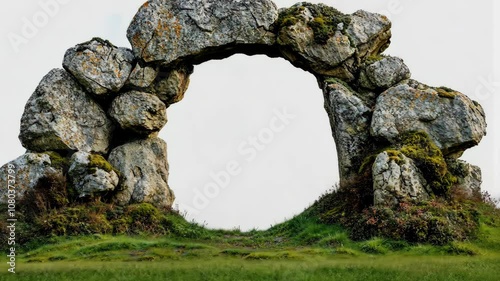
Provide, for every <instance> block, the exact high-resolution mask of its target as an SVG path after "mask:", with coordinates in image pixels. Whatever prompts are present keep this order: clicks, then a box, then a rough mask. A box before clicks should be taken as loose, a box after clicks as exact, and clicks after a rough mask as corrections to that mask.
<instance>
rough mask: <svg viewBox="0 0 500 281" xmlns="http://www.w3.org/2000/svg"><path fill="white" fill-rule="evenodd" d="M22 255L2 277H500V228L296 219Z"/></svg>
mask: <svg viewBox="0 0 500 281" xmlns="http://www.w3.org/2000/svg"><path fill="white" fill-rule="evenodd" d="M319 237H321V238H319ZM21 252H22V253H20V256H19V257H18V260H17V267H16V274H15V275H14V274H10V273H7V267H4V270H2V271H3V272H2V273H0V280H6V281H7V280H34V281H35V280H36V281H49V280H50V281H53V280H75V281H78V280H82V281H83V280H85V281H92V280H134V281H138V280H140V281H148V280H155V281H156V280H259V281H265V280H311V281H315V280H343V281H345V280H364V281H370V280H377V281H380V280H403V281H404V280H419V281H424V280H481V281H488V280H492V281H493V280H500V228H497V227H492V226H487V225H483V226H482V230H481V237H480V238H479V239H478V240H477V241H474V242H471V243H466V242H460V243H459V242H454V243H451V244H448V245H444V246H433V245H417V244H413V245H411V244H408V243H405V242H401V241H390V240H384V239H379V238H374V239H371V240H369V241H364V242H354V241H351V240H350V239H349V238H348V235H347V234H346V232H345V231H344V230H342V229H341V228H339V227H336V226H327V225H322V224H317V223H315V222H313V221H311V220H306V219H303V218H301V217H297V218H295V219H292V220H291V221H289V222H287V223H285V224H284V225H281V226H278V227H275V228H272V229H270V230H268V231H264V232H258V231H253V232H248V233H241V232H239V231H209V230H205V234H204V235H201V238H199V239H192V238H179V237H169V236H156V237H152V236H134V237H131V236H112V235H91V236H78V237H56V238H51V239H48V240H44V241H43V243H41V242H33V243H30V244H28V245H26V246H25V247H24V248H23V249H21Z"/></svg>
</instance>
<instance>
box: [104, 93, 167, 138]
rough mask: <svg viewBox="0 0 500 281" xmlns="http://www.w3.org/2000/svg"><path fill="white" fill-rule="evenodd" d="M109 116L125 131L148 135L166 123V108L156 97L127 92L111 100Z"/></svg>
mask: <svg viewBox="0 0 500 281" xmlns="http://www.w3.org/2000/svg"><path fill="white" fill-rule="evenodd" d="M109 115H110V116H111V117H112V118H113V119H114V120H115V121H116V122H117V123H118V124H119V125H120V127H121V128H122V129H124V130H127V131H133V132H135V133H138V134H150V133H153V132H158V131H160V130H161V129H162V128H163V126H165V124H166V123H167V107H166V106H165V104H164V103H163V102H162V101H161V100H160V99H159V98H158V97H156V96H154V95H151V94H148V93H142V92H137V91H131V92H127V93H125V94H122V95H120V96H119V97H117V98H116V99H114V100H113V102H112V104H111V108H110V111H109Z"/></svg>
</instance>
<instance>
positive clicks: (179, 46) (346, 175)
mask: <svg viewBox="0 0 500 281" xmlns="http://www.w3.org/2000/svg"><path fill="white" fill-rule="evenodd" d="M127 37H128V39H129V41H130V42H131V44H132V48H133V50H128V49H125V48H118V47H115V46H113V45H112V44H111V43H109V42H107V41H104V40H102V39H97V38H95V39H93V40H91V41H89V42H87V43H83V44H80V45H77V46H76V47H74V48H71V49H70V50H68V51H67V53H66V56H65V58H64V63H63V65H64V67H65V68H66V69H67V70H68V71H69V72H71V74H72V75H71V74H70V73H67V72H65V71H63V70H53V71H51V72H50V73H49V74H48V75H47V76H46V77H44V79H43V80H42V82H41V83H40V85H39V86H38V88H37V90H36V91H35V93H34V94H33V95H32V97H31V98H30V100H29V101H28V103H27V105H26V108H25V112H24V114H23V118H22V120H21V133H20V140H21V142H22V143H23V145H24V146H25V147H26V148H27V149H28V150H30V151H35V152H43V151H49V150H50V151H59V152H61V150H70V151H69V153H73V152H74V151H78V153H77V154H75V156H74V157H73V165H72V166H71V167H70V168H71V169H70V176H71V178H72V181H73V183H74V185H75V186H78V187H79V191H80V194H81V196H87V195H89V194H93V193H100V192H103V191H111V190H113V193H114V194H113V196H114V197H113V198H114V199H113V200H114V201H115V202H116V203H118V204H120V205H126V204H131V203H139V202H149V203H152V204H154V205H155V206H157V207H161V208H169V207H171V206H172V203H173V200H174V195H173V193H172V191H171V190H170V188H169V186H168V184H167V179H168V164H167V160H166V157H167V153H166V144H165V142H163V141H162V140H160V139H158V138H156V137H157V135H158V131H159V130H160V129H161V128H162V127H163V126H164V125H165V123H166V122H167V118H166V108H167V107H169V106H170V105H171V104H173V103H176V102H178V101H180V100H181V99H182V98H183V97H184V94H185V92H186V90H187V87H188V85H189V79H190V75H191V73H192V72H193V65H196V64H200V63H202V62H205V61H209V60H213V59H224V58H227V57H229V56H231V55H233V54H236V53H243V54H247V55H256V54H264V55H267V56H270V57H281V58H284V59H287V60H288V61H290V62H291V63H292V64H293V65H294V66H296V67H299V68H302V69H303V70H306V71H309V72H311V73H312V74H313V75H314V76H315V77H316V79H317V80H318V84H319V86H320V88H321V89H322V90H323V94H324V98H325V108H326V111H327V113H328V115H329V119H330V124H331V128H332V133H333V137H334V139H335V143H336V146H337V155H338V162H339V170H340V184H341V186H342V185H343V183H346V184H348V183H349V182H353V181H355V180H363V179H364V180H368V181H370V180H371V179H370V178H368V179H366V178H363V179H361V178H360V177H366V176H368V174H369V173H368V172H370V170H369V169H365V168H366V166H367V164H368V163H370V162H369V160H373V158H372V157H373V156H374V155H375V156H377V157H376V160H375V164H374V165H373V166H372V167H371V168H372V171H371V172H373V174H372V176H373V178H372V179H373V181H374V187H373V191H374V195H375V202H374V203H375V205H388V204H394V203H397V202H400V201H401V200H407V199H415V200H425V199H426V198H427V190H426V188H427V183H426V182H428V183H429V186H430V187H431V189H433V190H434V189H439V190H437V193H436V194H441V193H440V192H441V189H442V193H446V191H447V190H448V189H447V187H448V186H449V183H450V182H452V181H454V178H455V177H456V178H458V187H459V188H461V189H463V190H464V192H465V193H466V194H474V193H477V192H478V191H479V190H480V184H481V173H480V170H479V168H477V167H475V166H471V165H469V164H466V163H464V162H461V161H459V160H458V158H459V157H460V156H461V154H462V153H463V151H465V150H466V149H468V148H470V147H472V146H474V145H477V144H478V143H479V142H480V141H481V139H482V137H483V136H484V135H485V133H486V122H485V116H484V111H483V109H482V108H481V106H480V105H479V104H478V103H476V102H474V101H471V100H470V99H469V98H467V97H466V96H465V95H463V94H461V93H458V92H456V91H453V90H451V89H448V88H445V87H440V88H432V87H429V86H426V85H423V84H421V83H419V82H417V81H414V80H411V79H409V77H410V71H409V69H408V67H407V66H406V65H405V64H404V62H403V60H402V59H399V58H395V57H389V56H384V55H381V53H382V52H383V51H384V50H385V49H386V48H387V47H388V46H389V43H390V39H391V22H390V21H389V20H388V19H387V17H385V16H383V15H379V14H375V13H369V12H366V11H357V12H355V13H353V14H351V15H345V14H343V13H341V12H340V11H337V10H336V9H334V8H332V7H328V6H326V5H323V4H310V3H306V2H302V3H298V4H296V5H294V6H292V7H291V8H285V9H281V10H280V11H279V13H278V10H277V8H276V6H275V5H274V4H273V3H272V2H271V1H270V0H255V1H253V0H150V1H148V2H147V3H145V4H144V5H143V6H142V7H141V8H140V9H139V11H138V13H137V14H136V16H135V17H134V19H133V21H132V23H131V25H130V26H129V28H128V32H127ZM85 89H86V90H87V92H88V93H87V92H86V90H85ZM91 97H92V98H95V101H98V102H99V103H101V105H102V106H106V111H108V113H109V116H110V117H111V118H112V119H113V121H114V122H113V121H111V120H109V119H108V117H107V115H106V114H105V112H104V111H103V110H102V109H101V107H100V106H99V105H98V104H97V103H96V102H95V101H94V100H92V98H91ZM114 123H117V125H118V126H120V127H121V129H117V130H116V131H113V124H114ZM415 131H421V132H424V133H425V134H426V135H429V137H430V139H431V140H432V142H433V143H435V144H436V145H437V146H438V147H439V148H440V149H441V150H442V153H443V155H441V153H437V150H436V149H435V148H434V146H433V145H432V147H433V149H431V150H432V152H431V151H428V154H429V155H425V153H426V152H425V149H423V147H422V149H421V150H418V153H417V152H415V153H412V151H410V150H397V149H398V148H401V147H402V146H404V145H405V144H404V142H405V140H404V139H403V136H404V135H406V134H407V133H410V132H415ZM421 136H422V138H424V137H423V136H424V135H423V134H422V135H421ZM425 140H427V136H425ZM119 145H120V146H119ZM426 145H428V144H426ZM117 146H118V147H117ZM388 147H392V148H394V149H396V150H389V149H387V148H388ZM113 148H114V149H113ZM406 148H408V149H414V148H415V147H406ZM415 149H420V147H417V148H415ZM109 150H112V152H111V154H110V155H109V159H108V160H109V162H110V163H111V164H113V165H114V166H115V167H116V168H117V169H118V171H119V172H120V175H121V176H123V178H122V179H120V180H121V182H120V183H118V186H116V184H117V179H116V177H115V175H114V174H113V173H112V170H113V168H112V167H111V166H109V165H107V164H109V163H107V162H106V161H105V160H104V159H100V160H99V161H97V162H95V161H90V164H89V163H87V162H86V160H85V159H86V157H87V155H91V156H90V157H94V156H95V155H97V154H99V155H106V154H107V153H108V151H109ZM380 151H385V152H384V153H380ZM402 151H404V152H405V153H407V154H408V155H409V156H411V157H414V158H415V159H414V160H412V159H410V158H409V157H407V156H405V155H402V154H401V153H402ZM66 153H68V151H66V152H65V153H63V154H64V155H66ZM436 154H439V155H438V156H436ZM68 155H69V154H68ZM427 156H429V157H427ZM442 156H444V159H446V161H447V163H448V169H449V170H448V171H444V172H446V175H445V176H446V179H443V184H445V183H444V181H446V185H443V186H442V187H443V188H439V186H438V185H440V184H441V182H439V181H436V179H435V177H436V176H435V174H436V175H437V174H439V176H441V174H442V173H431V172H432V171H431V172H430V171H428V170H429V169H428V168H427V166H425V165H424V166H422V165H423V164H422V163H421V162H422V161H427V160H428V161H434V160H436V159H435V158H433V157H438V158H439V159H437V160H439V161H437V160H436V161H437V162H436V165H437V166H439V169H441V170H445V167H444V166H445V165H444V162H443V161H444V159H443V158H441V157H442ZM25 157H27V156H25ZM39 157H41V158H43V157H44V156H39ZM43 159H45V158H43ZM43 159H42V160H36V161H38V162H36V161H35V162H36V163H42V164H43V165H46V161H45V160H43ZM92 159H94V158H92ZM94 160H95V159H94ZM101 160H102V161H101ZM44 161H45V162H44ZM54 162H56V160H54ZM94 162H95V163H100V164H99V165H100V166H95V167H92V163H94ZM438 162H439V163H438ZM44 163H45V164H44ZM106 163H107V164H106ZM42 164H36V165H34V166H33V167H31V166H29V165H28V166H29V167H28V168H27V169H28V170H29V172H26V173H28V174H29V173H32V172H31V171H32V170H33V171H34V172H33V173H34V175H33V176H31V174H30V176H26V177H25V178H27V179H29V180H31V179H33V181H36V179H37V178H39V174H40V173H43V169H42V170H40V169H41V168H38V167H39V166H43V165H42ZM49 164H50V163H49ZM416 164H418V167H420V168H421V169H422V171H419V170H418V168H417V167H416ZM89 165H90V166H91V167H90V169H89ZM21 166H22V165H21ZM99 167H100V168H99ZM109 167H111V168H109ZM89 170H90V172H89ZM441 170H440V171H437V172H441ZM39 171H40V172H39ZM30 177H31V178H30ZM424 177H427V179H425V178H424ZM368 195H369V196H371V195H372V194H368Z"/></svg>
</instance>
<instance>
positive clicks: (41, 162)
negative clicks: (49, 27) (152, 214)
mask: <svg viewBox="0 0 500 281" xmlns="http://www.w3.org/2000/svg"><path fill="white" fill-rule="evenodd" d="M63 67H64V69H53V70H51V71H50V72H49V73H48V74H47V75H46V76H45V77H44V78H43V79H42V81H41V82H40V84H39V86H38V87H37V89H36V90H35V93H34V94H33V95H32V96H31V98H30V99H29V101H28V103H27V105H26V108H25V111H24V114H23V117H22V120H21V133H20V135H19V138H20V140H21V143H22V144H23V146H24V147H25V148H26V149H27V150H28V152H27V153H26V154H25V155H23V156H21V157H20V158H18V159H16V160H14V161H13V162H11V163H12V164H15V166H16V167H19V169H20V170H21V174H25V175H26V176H25V177H24V178H23V179H22V180H21V182H20V183H19V185H18V187H19V188H21V192H20V193H21V194H20V196H22V194H24V192H25V190H26V189H30V188H34V186H35V185H36V183H37V182H38V180H40V179H41V178H42V177H45V176H47V175H49V173H54V172H56V173H59V174H61V175H62V174H66V176H67V178H68V184H70V185H71V186H73V187H74V188H75V190H76V192H77V193H78V195H79V196H80V197H93V196H101V195H103V194H110V193H111V194H113V196H112V197H113V201H114V203H117V204H119V205H126V204H130V203H135V202H148V203H152V204H154V205H155V206H157V207H163V208H168V207H170V206H171V205H172V203H173V201H174V194H173V192H172V190H171V189H170V188H169V186H168V183H167V182H168V162H167V146H166V143H165V142H164V141H163V140H161V139H160V138H158V137H157V133H158V132H159V131H160V130H161V129H162V128H163V127H164V126H165V124H166V123H167V107H168V106H169V105H170V104H172V103H174V102H177V101H179V100H181V99H182V97H183V95H184V92H185V91H186V89H187V85H188V84H189V75H190V74H191V69H192V67H191V66H182V67H177V68H164V67H159V66H156V65H146V64H144V63H142V62H140V60H139V59H137V58H135V57H134V55H133V52H132V51H131V50H129V49H126V48H118V47H116V46H114V45H113V44H111V43H110V42H108V41H105V40H102V39H99V38H94V39H92V40H90V41H89V42H85V43H82V44H79V45H77V46H75V47H73V48H71V49H69V50H68V51H67V52H66V54H65V56H64V61H63ZM50 155H58V156H60V157H64V158H66V161H67V163H68V164H67V166H66V167H59V168H58V169H55V168H53V167H52V166H53V165H52V160H53V157H52V159H51V157H50ZM61 155H62V156H61ZM23 171H24V172H23Z"/></svg>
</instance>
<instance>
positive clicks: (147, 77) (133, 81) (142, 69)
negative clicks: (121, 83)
mask: <svg viewBox="0 0 500 281" xmlns="http://www.w3.org/2000/svg"><path fill="white" fill-rule="evenodd" d="M156 76H158V70H157V68H156V67H152V66H147V65H145V66H141V65H140V64H137V65H136V66H135V67H134V70H132V73H130V76H129V78H128V80H127V83H126V85H128V86H130V87H133V88H147V87H149V86H151V84H152V83H153V81H155V79H156Z"/></svg>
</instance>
